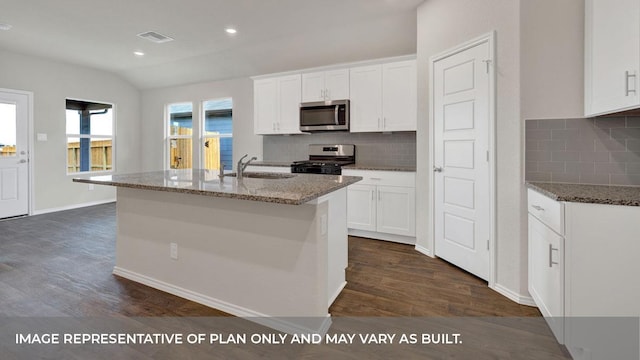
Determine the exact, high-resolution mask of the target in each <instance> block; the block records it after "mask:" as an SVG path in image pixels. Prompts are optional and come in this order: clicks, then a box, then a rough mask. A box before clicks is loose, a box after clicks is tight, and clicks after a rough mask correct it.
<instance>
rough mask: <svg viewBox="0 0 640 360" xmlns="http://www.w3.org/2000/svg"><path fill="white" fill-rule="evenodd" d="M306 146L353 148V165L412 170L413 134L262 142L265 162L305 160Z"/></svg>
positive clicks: (333, 135)
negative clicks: (406, 167) (345, 145)
mask: <svg viewBox="0 0 640 360" xmlns="http://www.w3.org/2000/svg"><path fill="white" fill-rule="evenodd" d="M309 144H355V145H356V161H357V162H358V163H360V164H367V165H377V166H415V165H416V133H415V132H413V131H409V132H397V133H396V132H394V133H391V134H385V133H350V132H325V133H313V134H304V135H288V136H283V135H271V136H264V138H263V157H264V160H265V161H287V162H288V161H296V160H307V159H308V154H309Z"/></svg>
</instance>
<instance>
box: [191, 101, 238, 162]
mask: <svg viewBox="0 0 640 360" xmlns="http://www.w3.org/2000/svg"><path fill="white" fill-rule="evenodd" d="M226 99H229V100H230V101H231V108H229V109H220V110H205V108H204V107H205V103H207V102H209V101H220V100H226ZM207 111H231V133H230V134H207V130H206V126H207ZM200 114H202V115H201V116H200V118H201V119H200V124H199V129H200V144H199V147H198V148H199V149H200V168H201V169H205V165H206V164H205V162H206V158H205V156H204V147H205V143H206V141H207V140H208V139H222V138H231V139H232V141H233V98H232V97H231V96H225V97H220V98H215V99H207V100H203V101H201V102H200ZM232 151H233V150H232ZM220 165H221V166H222V164H220ZM232 165H233V164H232ZM232 168H233V166H232V167H231V168H225V170H229V171H231V170H232Z"/></svg>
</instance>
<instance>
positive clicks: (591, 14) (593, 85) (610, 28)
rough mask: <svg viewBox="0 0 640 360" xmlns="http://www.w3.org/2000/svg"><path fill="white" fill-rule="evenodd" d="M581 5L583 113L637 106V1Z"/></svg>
mask: <svg viewBox="0 0 640 360" xmlns="http://www.w3.org/2000/svg"><path fill="white" fill-rule="evenodd" d="M585 6H586V17H585V115H586V116H593V115H602V114H608V113H614V112H618V111H623V110H629V109H634V108H638V107H640V96H639V94H638V90H639V89H638V76H640V73H639V70H640V1H638V0H616V1H611V0H587V1H586V3H585Z"/></svg>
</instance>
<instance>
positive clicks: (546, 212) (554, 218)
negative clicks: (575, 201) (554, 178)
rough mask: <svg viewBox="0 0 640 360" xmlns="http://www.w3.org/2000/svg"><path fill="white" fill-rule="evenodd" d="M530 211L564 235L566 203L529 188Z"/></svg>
mask: <svg viewBox="0 0 640 360" xmlns="http://www.w3.org/2000/svg"><path fill="white" fill-rule="evenodd" d="M527 202H528V206H527V207H528V211H529V214H531V215H533V216H535V217H536V218H538V219H539V220H540V221H542V222H543V223H544V224H545V225H547V226H548V227H550V228H551V229H553V231H555V232H557V233H558V234H560V235H564V205H563V204H562V203H561V202H559V201H556V200H553V199H551V198H549V197H547V196H544V195H542V194H541V193H539V192H537V191H535V190H532V189H528V201H527Z"/></svg>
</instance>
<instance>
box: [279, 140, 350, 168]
mask: <svg viewBox="0 0 640 360" xmlns="http://www.w3.org/2000/svg"><path fill="white" fill-rule="evenodd" d="M355 162H356V146H355V145H352V144H348V145H327V144H311V145H309V160H304V161H295V162H294V163H293V164H291V172H292V173H308V174H326V175H340V174H342V166H344V165H348V164H353V163H355Z"/></svg>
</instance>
